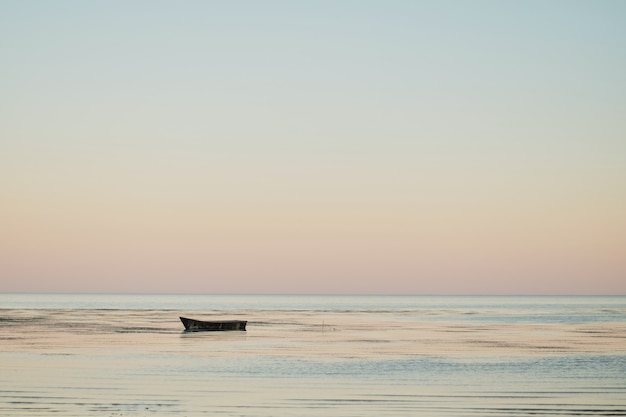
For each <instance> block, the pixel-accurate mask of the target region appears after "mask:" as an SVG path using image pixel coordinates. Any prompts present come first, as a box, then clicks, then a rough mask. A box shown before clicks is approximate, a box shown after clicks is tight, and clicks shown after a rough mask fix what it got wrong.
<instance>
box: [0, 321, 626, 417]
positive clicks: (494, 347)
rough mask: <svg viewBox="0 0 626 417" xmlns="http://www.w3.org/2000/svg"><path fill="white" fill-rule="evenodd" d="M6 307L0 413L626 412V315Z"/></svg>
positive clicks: (0, 347) (0, 345)
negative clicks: (583, 318)
mask: <svg viewBox="0 0 626 417" xmlns="http://www.w3.org/2000/svg"><path fill="white" fill-rule="evenodd" d="M179 315H187V316H192V317H196V318H205V319H215V318H216V317H217V316H216V315H213V314H198V313H197V312H196V313H189V312H182V311H172V310H65V309H56V310H52V309H49V310H33V309H0V326H1V327H0V369H1V375H0V415H7V416H9V415H10V416H38V415H50V414H56V415H63V416H91V415H93V416H121V415H128V416H130V415H132V416H143V415H176V416H205V415H224V416H282V415H284V416H294V415H298V416H319V415H333V416H370V415H371V416H405V415H424V416H439V415H441V416H443V415H446V416H450V415H453V416H454V415H464V416H467V415H477V416H478V415H501V416H518V415H626V323H622V322H611V323H603V322H600V323H509V324H505V323H497V324H496V323H480V322H477V321H466V320H463V319H461V318H457V317H454V316H453V315H451V316H450V317H444V318H443V319H438V320H435V321H433V320H430V321H429V320H421V319H420V317H416V316H415V314H413V313H411V312H398V311H393V312H380V311H374V312H367V311H361V312H349V311H347V312H346V311H344V312H332V311H330V312H329V311H264V310H250V311H231V312H226V313H222V314H220V315H219V317H220V318H232V319H246V320H248V321H249V323H248V331H247V332H223V333H214V332H211V333H185V332H183V331H182V324H181V323H180V322H179V321H178V316H179Z"/></svg>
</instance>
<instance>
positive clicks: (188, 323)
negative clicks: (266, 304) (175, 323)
mask: <svg viewBox="0 0 626 417" xmlns="http://www.w3.org/2000/svg"><path fill="white" fill-rule="evenodd" d="M180 321H182V322H183V325H184V326H185V331H188V332H201V331H205V332H206V331H208V332H219V331H226V330H242V331H245V330H246V323H248V322H247V321H244V320H219V321H203V320H194V319H188V318H186V317H180Z"/></svg>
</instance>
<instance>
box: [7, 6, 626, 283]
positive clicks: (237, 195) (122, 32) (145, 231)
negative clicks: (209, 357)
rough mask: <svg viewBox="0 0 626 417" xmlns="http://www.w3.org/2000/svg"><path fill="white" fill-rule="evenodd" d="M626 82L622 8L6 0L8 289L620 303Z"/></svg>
mask: <svg viewBox="0 0 626 417" xmlns="http://www.w3.org/2000/svg"><path fill="white" fill-rule="evenodd" d="M625 74H626V3H624V2H622V1H549V2H546V1H523V2H521V1H520V2H503V1H431V2H420V1H313V2H293V1H248V2H240V1H233V2H217V1H187V2H168V1H109V2H84V1H55V2H45V1H0V92H1V94H0V164H1V165H2V166H1V167H0V174H1V177H2V180H0V187H2V189H3V192H2V194H3V199H4V200H5V203H4V204H3V206H4V209H0V214H2V218H1V219H0V221H2V222H4V223H5V226H4V227H5V228H6V229H7V230H10V233H8V234H7V235H5V237H4V238H0V239H3V242H0V244H1V246H0V249H2V252H0V256H3V257H5V258H7V259H11V262H9V263H8V264H10V265H9V266H5V267H4V269H2V268H3V267H1V266H0V291H2V290H22V289H27V290H36V289H37V288H40V289H42V290H59V291H65V290H90V289H92V290H95V291H97V290H115V291H126V290H136V289H137V288H146V285H139V284H137V285H136V286H133V285H129V284H128V282H129V281H133V280H136V281H137V282H139V283H142V282H143V283H145V282H153V286H150V285H148V286H147V287H148V288H151V290H154V291H172V290H174V289H176V285H175V281H176V280H171V279H170V278H168V276H170V275H168V274H173V272H171V271H176V270H180V269H181V268H182V269H184V268H186V267H189V271H188V277H189V278H186V279H188V281H189V283H190V285H194V284H197V285H199V286H200V287H202V289H203V291H206V292H211V291H212V289H213V288H216V287H214V286H213V285H214V284H213V283H212V281H211V280H212V279H215V280H219V277H229V278H237V279H239V280H242V281H243V282H244V283H245V284H247V285H244V286H242V288H252V289H253V290H258V291H261V290H264V289H267V288H269V290H268V291H269V292H272V291H282V290H284V289H285V288H286V290H285V291H292V292H298V291H305V292H306V291H315V292H336V291H339V292H380V291H387V292H429V293H432V292H438V293H445V292H453V293H455V292H472V291H477V292H488V291H493V292H526V293H528V292H538V293H541V292H550V293H554V292H559V291H561V290H562V288H563V284H564V283H565V282H568V280H569V279H572V280H574V281H576V282H580V284H579V286H576V285H574V286H573V287H572V288H573V289H572V291H573V292H581V293H589V292H604V293H606V292H609V293H610V292H626V284H624V282H626V279H624V278H625V277H624V274H625V273H626V265H625V262H624V260H623V259H622V258H623V257H622V256H620V255H622V254H623V253H624V249H623V248H624V246H622V245H623V244H625V243H626V242H625V241H624V238H623V235H624V234H626V221H625V220H624V216H623V213H624V212H626V185H625V184H626V139H625V138H626V117H624V115H625V114H626V75H625ZM3 211H4V212H3ZM190 211H191V213H190ZM68 213H69V214H68ZM233 213H236V214H233ZM259 213H265V214H259ZM203 216H206V217H203ZM229 216H231V217H229ZM146 219H147V220H146ZM185 219H186V220H185ZM215 219H221V220H219V221H218V220H215ZM142 221H143V223H145V224H143V226H137V224H139V223H142ZM185 221H188V222H189V223H188V224H187V223H185ZM34 225H36V226H34ZM192 225H196V226H197V227H195V228H194V227H193V226H192ZM64 226H66V227H64ZM74 229H75V230H74ZM64 230H74V231H73V232H69V235H68V234H67V233H66V232H65V231H64ZM85 230H90V232H89V233H87V232H85ZM277 230H278V231H279V232H276V231H277ZM38 234H41V235H42V236H46V238H45V239H44V238H41V236H40V237H37V235H38ZM224 240H230V243H229V244H228V245H227V247H228V249H223V247H222V248H221V249H220V250H222V251H223V253H222V252H220V255H219V256H217V258H216V259H214V258H212V257H211V256H210V254H211V253H212V251H214V250H215V247H219V246H220V244H219V242H220V241H224ZM96 242H98V243H96ZM121 242H126V243H123V244H122V243H121ZM128 242H130V243H128ZM165 242H172V243H171V245H172V247H170V246H168V244H167V243H165ZM173 242H178V243H173ZM251 242H252V243H251ZM312 242H314V243H312ZM337 242H339V243H337ZM356 242H370V243H371V244H369V245H365V247H360V246H359V245H358V244H357V243H356ZM381 242H386V243H384V244H383V243H381ZM572 242H574V243H572ZM124 245H127V246H124ZM155 245H156V246H155ZM176 245H178V247H179V248H180V247H181V246H182V247H184V248H187V249H188V250H187V252H186V253H194V254H195V255H188V256H187V255H185V256H183V257H182V258H176V257H175V256H174V257H173V258H172V259H171V260H164V258H165V259H166V258H167V254H168V253H171V250H173V249H174V247H175V246H176ZM503 247H504V248H505V249H502V248H503ZM120 248H122V249H120ZM287 248H289V250H293V251H294V253H287V252H286V249H287ZM420 248H421V249H420ZM423 248H429V249H428V250H426V252H428V253H429V255H428V256H426V258H427V259H422V257H423V256H425V255H423V253H424V250H423ZM133 251H135V252H138V253H143V255H142V256H143V257H144V258H142V257H141V256H139V257H138V258H137V259H135V258H134V257H133V255H132V253H133ZM431 252H432V253H431ZM252 253H254V254H255V255H252ZM342 253H343V254H345V256H341V254H342ZM316 254H317V255H316ZM181 256H182V255H181ZM286 256H288V257H290V261H289V262H285V257H286ZM47 257H49V258H50V260H48V261H42V262H41V265H40V266H33V265H37V262H36V261H35V260H36V259H40V258H41V259H47ZM75 257H78V258H81V259H83V260H84V262H83V263H84V265H83V264H80V265H79V266H76V264H75V261H74V259H75ZM154 258H156V259H154ZM231 258H232V259H231ZM245 259H253V260H252V261H251V264H250V265H249V266H247V267H244V266H241V264H245V263H246V261H245ZM455 259H456V260H458V262H457V261H455ZM555 259H556V260H555ZM159 262H163V265H160V264H159ZM229 262H230V263H229ZM368 262H371V264H370V263H368ZM492 263H493V264H494V265H513V266H510V268H512V269H514V270H515V271H516V272H515V273H512V272H511V271H510V270H509V269H507V268H509V267H506V268H505V267H497V268H492V267H490V266H489V267H488V266H486V265H488V264H492ZM105 264H106V265H111V264H113V265H117V267H114V268H113V269H112V271H110V272H108V273H107V274H108V275H106V274H105V275H106V277H108V278H107V282H108V284H107V285H108V286H107V285H104V286H102V285H101V284H98V282H96V281H98V280H95V279H93V280H94V282H91V280H92V278H89V277H93V276H95V275H98V274H100V273H101V271H102V268H101V266H102V265H105ZM235 264H237V265H235ZM285 264H289V266H284V265H285ZM292 264H293V265H292ZM450 264H453V265H456V264H458V266H454V267H452V266H450ZM189 265H191V266H189ZM514 265H522V266H523V267H521V268H517V269H516V268H515V267H514ZM529 265H530V266H529ZM177 268H178V269H177ZM524 268H528V270H527V271H526V270H525V269H524ZM96 271H100V272H97V273H96ZM163 271H165V272H163ZM168 271H169V272H168ZM372 271H374V272H372ZM385 271H388V273H387V272H385ZM524 271H526V272H524ZM593 271H600V272H598V276H591V275H593V273H592V272H593ZM525 274H532V275H533V276H535V277H536V280H537V283H542V282H545V283H546V287H545V288H544V289H542V288H541V287H540V286H539V287H537V286H533V285H534V284H532V283H531V284H529V285H528V286H523V285H521V286H520V285H518V284H515V285H512V286H509V285H508V284H507V283H508V282H509V280H515V279H518V278H519V277H517V276H518V275H520V276H525ZM577 274H578V275H580V277H577V278H575V276H577ZM44 276H45V277H46V278H45V279H44V278H42V277H44ZM15 277H17V278H19V279H18V280H17V282H21V283H22V284H23V285H21V286H20V285H19V284H16V283H15V282H16V280H15ZM129 277H132V279H129ZM311 277H317V281H316V282H318V283H319V285H318V286H314V285H313V286H311V285H310V283H307V284H302V282H303V281H307V282H310V279H311ZM360 277H361V278H362V277H368V279H369V280H370V281H372V282H373V284H371V285H370V286H368V285H365V284H362V280H361V279H360ZM509 277H510V279H509ZM514 277H517V278H514ZM542 277H543V279H542ZM568 277H569V278H568ZM178 279H180V278H178ZM101 281H102V280H100V281H99V282H101ZM286 281H289V282H290V284H285V282H286ZM389 282H391V285H390V286H389V285H387V284H388V283H389ZM473 282H478V283H479V285H473V284H472V283H473ZM357 283H358V284H357ZM598 283H600V284H598ZM91 284H93V286H92V285H91ZM300 284H302V285H300ZM98 285H100V286H98ZM220 285H222V286H218V287H217V290H218V291H225V292H232V291H234V292H238V291H245V289H242V288H239V287H237V286H228V285H225V286H224V285H223V284H220ZM475 288H478V289H477V290H475Z"/></svg>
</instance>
